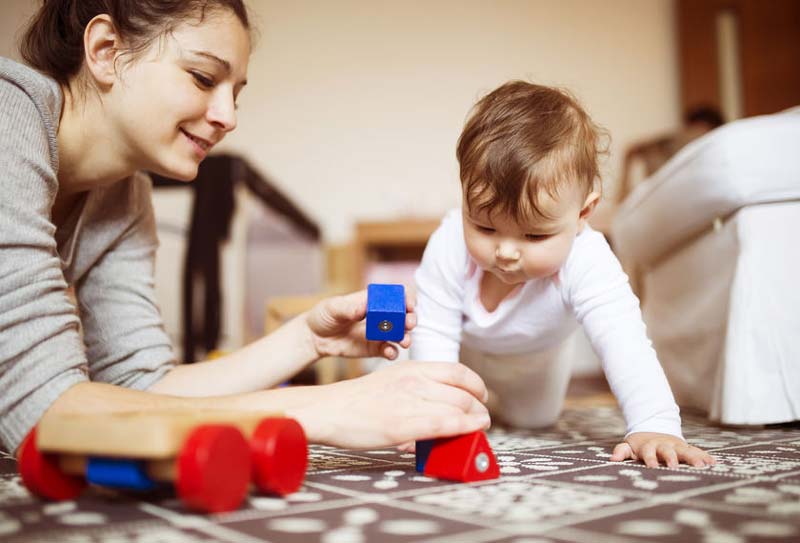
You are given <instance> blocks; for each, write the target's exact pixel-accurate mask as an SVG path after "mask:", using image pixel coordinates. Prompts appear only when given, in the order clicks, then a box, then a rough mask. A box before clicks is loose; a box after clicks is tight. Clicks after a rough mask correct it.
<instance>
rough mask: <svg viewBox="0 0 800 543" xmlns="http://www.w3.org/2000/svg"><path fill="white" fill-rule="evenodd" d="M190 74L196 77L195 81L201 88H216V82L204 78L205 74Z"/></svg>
mask: <svg viewBox="0 0 800 543" xmlns="http://www.w3.org/2000/svg"><path fill="white" fill-rule="evenodd" d="M189 73H191V74H192V77H194V80H195V81H196V82H197V84H198V85H200V86H201V87H204V88H206V89H210V88H211V87H213V86H214V80H213V79H211V78H209V77H206V76H204V75H203V74H201V73H199V72H189Z"/></svg>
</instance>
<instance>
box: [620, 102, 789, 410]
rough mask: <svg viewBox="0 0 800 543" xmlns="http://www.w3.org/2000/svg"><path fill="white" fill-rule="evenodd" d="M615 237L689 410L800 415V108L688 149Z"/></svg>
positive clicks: (629, 202)
mask: <svg viewBox="0 0 800 543" xmlns="http://www.w3.org/2000/svg"><path fill="white" fill-rule="evenodd" d="M611 237H612V242H613V244H614V248H615V250H616V252H617V254H618V255H619V256H620V259H621V260H622V261H623V264H624V265H625V266H626V268H627V269H629V270H636V271H635V272H634V273H636V274H637V275H638V285H639V288H640V290H641V292H640V296H641V298H642V309H643V313H644V317H645V320H646V322H647V325H648V333H649V335H650V338H651V339H652V340H653V344H654V346H655V348H656V350H657V352H658V354H659V358H660V360H661V363H662V365H663V366H664V370H665V371H666V374H667V377H668V378H669V381H670V383H671V385H672V387H673V391H674V392H675V396H676V399H677V400H678V403H679V404H680V405H682V406H688V407H694V408H699V409H701V410H703V411H705V412H707V413H708V415H709V417H710V418H711V419H712V420H716V421H720V422H722V423H726V424H765V423H779V422H787V421H793V420H798V419H800V108H795V109H793V110H789V111H786V112H782V113H778V114H774V115H766V116H760V117H752V118H748V119H743V120H740V121H736V122H733V123H730V124H727V125H724V126H722V127H720V128H718V129H716V130H714V131H712V132H710V133H708V134H706V135H705V136H703V137H702V138H700V139H698V140H695V141H693V142H692V143H690V144H689V145H687V146H686V147H685V148H683V149H682V150H681V151H680V152H679V153H678V154H676V155H675V156H674V157H673V158H672V159H671V160H670V161H669V162H667V163H666V164H665V165H664V166H663V167H662V168H661V169H659V170H658V171H657V172H656V173H655V174H653V175H652V176H651V177H650V178H648V179H646V180H645V181H643V182H642V183H640V184H639V185H638V186H637V187H636V188H635V189H634V191H633V192H632V193H631V194H630V196H629V197H628V198H627V199H626V200H625V201H624V202H623V204H622V206H621V208H620V210H619V211H618V213H617V215H616V217H615V220H614V223H613V226H612V230H611Z"/></svg>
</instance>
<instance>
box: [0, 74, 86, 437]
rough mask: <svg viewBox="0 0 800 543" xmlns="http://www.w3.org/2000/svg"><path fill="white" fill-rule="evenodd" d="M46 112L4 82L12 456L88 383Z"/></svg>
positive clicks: (1, 241)
mask: <svg viewBox="0 0 800 543" xmlns="http://www.w3.org/2000/svg"><path fill="white" fill-rule="evenodd" d="M43 115H44V113H43V112H42V111H41V110H40V108H39V107H37V105H36V104H35V103H34V101H33V99H32V98H31V96H30V95H29V94H28V93H26V92H25V91H24V90H22V88H21V87H19V86H18V85H17V84H15V83H14V82H13V81H10V80H8V79H5V78H0V439H1V440H2V444H3V446H4V447H5V448H6V449H7V450H9V451H12V452H13V451H14V450H15V449H16V448H17V447H18V446H19V444H20V442H21V441H22V439H23V438H24V437H25V435H26V434H27V433H28V431H29V430H30V429H31V428H32V427H33V426H34V425H35V424H36V422H37V421H38V420H39V418H40V417H41V416H42V414H43V413H44V411H45V410H46V409H47V408H48V407H49V406H50V404H51V403H52V402H53V401H55V400H56V399H57V398H58V397H59V396H60V395H61V394H62V393H63V392H64V391H66V390H67V389H68V388H70V387H71V386H73V385H75V384H76V383H79V382H82V381H85V380H86V379H87V375H86V357H85V354H84V350H83V344H82V342H81V339H80V336H79V331H78V317H77V315H76V312H75V306H74V305H73V304H72V302H71V301H70V298H69V296H68V293H67V283H66V281H65V279H64V275H63V273H62V270H61V262H60V259H59V257H58V253H57V249H56V241H55V237H54V236H55V226H54V225H53V224H52V222H51V221H50V208H51V206H52V202H53V199H54V197H55V194H56V191H57V181H56V173H55V171H56V166H55V164H54V157H56V156H57V154H56V153H55V151H54V144H55V143H54V141H51V138H50V135H49V133H50V132H53V131H52V129H51V130H50V131H49V132H48V127H47V126H46V122H47V119H45V117H43Z"/></svg>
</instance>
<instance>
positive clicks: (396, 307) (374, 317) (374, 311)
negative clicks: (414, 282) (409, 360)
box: [367, 283, 406, 341]
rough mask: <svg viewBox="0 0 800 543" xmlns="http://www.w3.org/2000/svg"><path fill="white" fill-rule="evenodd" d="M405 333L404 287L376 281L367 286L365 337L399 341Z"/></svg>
mask: <svg viewBox="0 0 800 543" xmlns="http://www.w3.org/2000/svg"><path fill="white" fill-rule="evenodd" d="M405 333H406V289H405V287H403V285H381V284H377V283H372V284H370V285H369V286H367V339H368V340H370V341H400V340H402V339H403V336H404V335H405Z"/></svg>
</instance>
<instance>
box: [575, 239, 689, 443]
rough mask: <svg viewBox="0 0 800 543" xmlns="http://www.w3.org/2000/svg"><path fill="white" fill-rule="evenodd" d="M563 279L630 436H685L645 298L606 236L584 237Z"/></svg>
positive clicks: (576, 248)
mask: <svg viewBox="0 0 800 543" xmlns="http://www.w3.org/2000/svg"><path fill="white" fill-rule="evenodd" d="M561 280H562V282H563V287H564V294H565V297H566V300H565V301H566V302H567V303H568V304H569V305H570V306H571V307H572V308H573V310H574V312H575V316H576V318H577V320H578V322H579V323H580V324H581V325H582V326H583V329H584V330H585V332H586V335H587V336H588V338H589V341H590V342H591V344H592V347H593V348H594V350H595V352H596V353H597V355H598V356H599V357H600V361H601V364H602V366H603V371H604V372H605V375H606V378H607V379H608V383H609V385H610V387H611V391H612V392H613V393H614V395H615V396H616V398H617V401H618V402H619V405H620V407H621V408H622V413H623V415H624V417H625V421H626V423H627V430H628V431H627V433H628V434H631V433H634V432H659V433H663V434H670V435H673V436H676V437H679V438H683V435H682V434H681V420H680V414H679V409H678V406H677V404H676V403H675V399H674V397H673V395H672V390H671V389H670V386H669V383H668V382H667V378H666V376H665V375H664V370H663V369H662V368H661V364H660V363H659V361H658V357H657V356H656V352H655V350H654V349H653V347H652V344H651V342H650V340H649V339H648V337H647V331H646V327H645V324H644V321H643V320H642V313H641V310H640V309H639V300H638V298H637V297H636V295H635V294H634V293H633V291H632V290H631V287H630V284H629V283H628V276H627V275H626V274H625V272H624V271H623V270H622V266H621V265H620V263H619V261H618V260H617V258H616V256H615V255H614V254H613V252H612V251H611V248H610V247H609V246H608V243H607V242H606V241H605V239H604V238H603V236H602V235H601V234H600V233H598V232H595V231H592V230H589V231H586V232H584V233H583V234H581V235H580V236H579V237H578V239H577V240H576V241H575V245H574V246H573V249H572V252H571V253H570V256H569V258H568V259H567V263H566V264H565V266H564V268H563V269H562V272H561Z"/></svg>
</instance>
